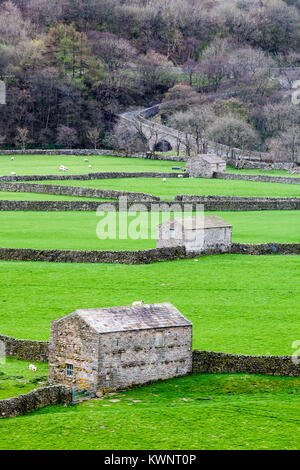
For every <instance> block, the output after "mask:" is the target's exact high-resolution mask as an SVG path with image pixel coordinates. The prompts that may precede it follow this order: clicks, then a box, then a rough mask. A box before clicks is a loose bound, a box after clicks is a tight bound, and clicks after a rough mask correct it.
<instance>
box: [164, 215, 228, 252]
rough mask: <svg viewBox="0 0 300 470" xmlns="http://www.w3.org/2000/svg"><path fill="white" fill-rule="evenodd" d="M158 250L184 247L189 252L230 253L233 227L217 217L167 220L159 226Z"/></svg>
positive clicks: (207, 216)
mask: <svg viewBox="0 0 300 470" xmlns="http://www.w3.org/2000/svg"><path fill="white" fill-rule="evenodd" d="M157 232H158V233H157V248H164V247H172V246H173V247H174V246H184V247H185V248H186V250H187V251H195V252H202V251H221V252H228V251H230V248H231V243H232V225H230V224H228V223H227V222H225V220H223V219H221V218H220V217H217V216H215V215H206V216H202V217H199V216H198V217H197V216H195V217H184V218H182V219H179V218H174V219H170V220H167V221H165V222H163V223H162V224H160V225H159V226H158V230H157Z"/></svg>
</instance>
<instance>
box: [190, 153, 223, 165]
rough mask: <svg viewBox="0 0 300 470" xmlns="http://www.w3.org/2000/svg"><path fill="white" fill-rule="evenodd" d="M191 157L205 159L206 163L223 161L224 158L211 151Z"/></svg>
mask: <svg viewBox="0 0 300 470" xmlns="http://www.w3.org/2000/svg"><path fill="white" fill-rule="evenodd" d="M193 158H195V159H197V160H205V161H206V162H207V163H225V160H223V158H221V157H219V156H218V155H215V154H213V153H201V154H199V155H197V156H196V157H193Z"/></svg>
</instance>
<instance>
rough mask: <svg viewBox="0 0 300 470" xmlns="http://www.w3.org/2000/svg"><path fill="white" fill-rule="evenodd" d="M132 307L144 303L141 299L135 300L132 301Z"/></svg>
mask: <svg viewBox="0 0 300 470" xmlns="http://www.w3.org/2000/svg"><path fill="white" fill-rule="evenodd" d="M131 305H132V307H140V306H141V305H144V301H143V300H138V301H137V302H132V304H131Z"/></svg>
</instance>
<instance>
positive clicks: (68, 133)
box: [56, 125, 78, 148]
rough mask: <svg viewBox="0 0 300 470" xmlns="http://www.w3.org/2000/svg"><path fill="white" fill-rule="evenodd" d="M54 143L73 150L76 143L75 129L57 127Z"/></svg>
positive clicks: (62, 126)
mask: <svg viewBox="0 0 300 470" xmlns="http://www.w3.org/2000/svg"><path fill="white" fill-rule="evenodd" d="M56 143H57V144H58V145H63V146H65V147H67V148H73V146H74V145H75V144H77V143H78V136H77V132H76V129H73V128H72V127H68V126H64V125H60V126H58V128H57V139H56Z"/></svg>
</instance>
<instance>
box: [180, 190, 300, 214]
mask: <svg viewBox="0 0 300 470" xmlns="http://www.w3.org/2000/svg"><path fill="white" fill-rule="evenodd" d="M174 201H176V202H177V201H178V202H182V203H187V202H194V203H198V204H203V205H204V208H205V210H207V211H215V210H219V211H260V210H299V209H300V198H292V197H285V198H281V197H239V196H193V195H188V194H187V195H181V196H176V197H175V198H174Z"/></svg>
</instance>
